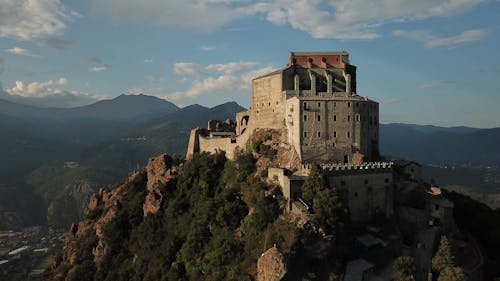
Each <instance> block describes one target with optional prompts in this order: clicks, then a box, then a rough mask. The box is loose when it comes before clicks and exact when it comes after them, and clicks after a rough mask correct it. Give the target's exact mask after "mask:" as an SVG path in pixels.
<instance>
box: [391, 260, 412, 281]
mask: <svg viewBox="0 0 500 281" xmlns="http://www.w3.org/2000/svg"><path fill="white" fill-rule="evenodd" d="M414 272H415V261H414V259H413V257H410V256H401V257H398V258H397V259H396V261H395V262H394V265H393V272H392V278H393V279H394V281H410V280H414V279H413V273H414Z"/></svg>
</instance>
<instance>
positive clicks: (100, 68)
mask: <svg viewBox="0 0 500 281" xmlns="http://www.w3.org/2000/svg"><path fill="white" fill-rule="evenodd" d="M106 69H108V68H107V67H105V66H94V67H90V68H89V72H101V71H104V70H106Z"/></svg>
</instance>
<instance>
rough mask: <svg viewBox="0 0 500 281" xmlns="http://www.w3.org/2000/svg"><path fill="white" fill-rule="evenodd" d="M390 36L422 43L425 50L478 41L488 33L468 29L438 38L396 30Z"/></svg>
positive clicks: (417, 32) (415, 32)
mask: <svg viewBox="0 0 500 281" xmlns="http://www.w3.org/2000/svg"><path fill="white" fill-rule="evenodd" d="M392 34H393V35H394V36H398V37H403V38H407V39H410V40H413V41H419V42H422V43H424V45H425V46H426V47H427V48H436V47H444V46H451V47H454V46H457V45H462V44H467V43H472V42H475V41H479V40H482V39H484V38H486V37H487V36H488V31H487V30H486V29H470V30H466V31H464V32H462V33H460V34H457V35H453V36H448V37H438V36H436V35H433V34H432V33H431V32H430V31H428V30H414V31H406V30H401V29H398V30H394V31H393V32H392Z"/></svg>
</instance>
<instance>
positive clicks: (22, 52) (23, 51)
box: [5, 47, 40, 58]
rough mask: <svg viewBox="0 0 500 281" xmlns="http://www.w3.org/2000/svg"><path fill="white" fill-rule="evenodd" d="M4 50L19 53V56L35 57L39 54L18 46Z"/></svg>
mask: <svg viewBox="0 0 500 281" xmlns="http://www.w3.org/2000/svg"><path fill="white" fill-rule="evenodd" d="M5 52H7V53H10V54H14V55H20V56H28V57H37V58H39V57H40V55H37V54H35V53H32V52H31V51H30V50H27V49H23V48H19V47H14V48H10V49H5Z"/></svg>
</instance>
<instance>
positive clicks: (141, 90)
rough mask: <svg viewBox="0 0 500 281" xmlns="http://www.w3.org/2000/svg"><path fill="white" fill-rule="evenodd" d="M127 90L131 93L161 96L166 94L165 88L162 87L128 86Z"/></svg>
mask: <svg viewBox="0 0 500 281" xmlns="http://www.w3.org/2000/svg"><path fill="white" fill-rule="evenodd" d="M127 92H128V93H129V94H131V95H140V94H146V95H152V96H162V95H165V94H167V90H166V89H164V88H142V87H134V88H128V89H127Z"/></svg>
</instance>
